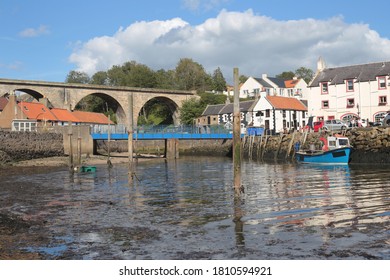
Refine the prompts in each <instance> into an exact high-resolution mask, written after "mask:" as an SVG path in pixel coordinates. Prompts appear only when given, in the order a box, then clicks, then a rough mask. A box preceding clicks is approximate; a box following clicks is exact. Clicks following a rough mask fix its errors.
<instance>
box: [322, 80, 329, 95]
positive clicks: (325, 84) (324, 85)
mask: <svg viewBox="0 0 390 280" xmlns="http://www.w3.org/2000/svg"><path fill="white" fill-rule="evenodd" d="M321 94H328V82H324V83H321Z"/></svg>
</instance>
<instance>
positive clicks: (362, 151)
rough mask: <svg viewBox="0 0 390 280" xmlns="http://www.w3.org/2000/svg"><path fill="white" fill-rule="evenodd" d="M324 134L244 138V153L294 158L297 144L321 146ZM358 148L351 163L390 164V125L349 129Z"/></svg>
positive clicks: (274, 158)
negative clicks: (321, 138)
mask: <svg viewBox="0 0 390 280" xmlns="http://www.w3.org/2000/svg"><path fill="white" fill-rule="evenodd" d="M322 136H323V135H322V134H320V133H309V134H307V135H305V134H304V133H292V134H282V135H278V136H262V137H250V136H247V137H245V138H244V139H243V143H242V144H243V156H244V157H245V158H251V159H257V160H262V159H265V160H270V159H272V160H292V157H293V154H294V144H295V143H296V142H297V141H299V142H300V143H304V148H309V146H310V145H311V144H312V145H314V146H315V147H316V148H317V149H320V147H321V141H320V140H319V138H320V137H322ZM345 136H347V137H348V138H349V139H350V143H351V145H352V146H353V148H354V151H353V153H352V154H351V163H390V128H389V127H372V128H357V129H353V130H349V131H347V132H346V134H345Z"/></svg>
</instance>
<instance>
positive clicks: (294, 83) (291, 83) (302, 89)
mask: <svg viewBox="0 0 390 280" xmlns="http://www.w3.org/2000/svg"><path fill="white" fill-rule="evenodd" d="M284 84H285V87H286V89H287V90H286V91H287V95H282V96H286V97H295V98H298V99H300V100H307V83H306V82H305V80H304V79H301V78H297V77H294V78H293V79H292V80H286V81H284Z"/></svg>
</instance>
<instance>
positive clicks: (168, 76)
mask: <svg viewBox="0 0 390 280" xmlns="http://www.w3.org/2000/svg"><path fill="white" fill-rule="evenodd" d="M155 77H156V88H163V89H175V88H176V83H175V71H174V70H168V71H165V70H164V69H160V70H158V71H156V73H155Z"/></svg>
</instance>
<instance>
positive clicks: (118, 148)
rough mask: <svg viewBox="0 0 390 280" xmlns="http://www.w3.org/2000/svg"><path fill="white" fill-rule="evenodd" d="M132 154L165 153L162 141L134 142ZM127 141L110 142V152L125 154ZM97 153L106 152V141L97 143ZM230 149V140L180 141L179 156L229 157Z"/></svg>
mask: <svg viewBox="0 0 390 280" xmlns="http://www.w3.org/2000/svg"><path fill="white" fill-rule="evenodd" d="M133 144H134V152H135V153H136V154H156V155H163V154H164V152H165V141H164V140H138V141H134V142H133ZM127 145H128V144H127V141H112V142H111V143H110V151H111V152H118V153H122V152H127V150H128V146H127ZM97 146H98V147H97V151H98V152H101V153H106V152H107V150H108V144H107V141H98V142H97ZM231 149H232V140H221V139H213V140H180V142H179V154H180V155H211V156H229V155H230V154H231Z"/></svg>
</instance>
